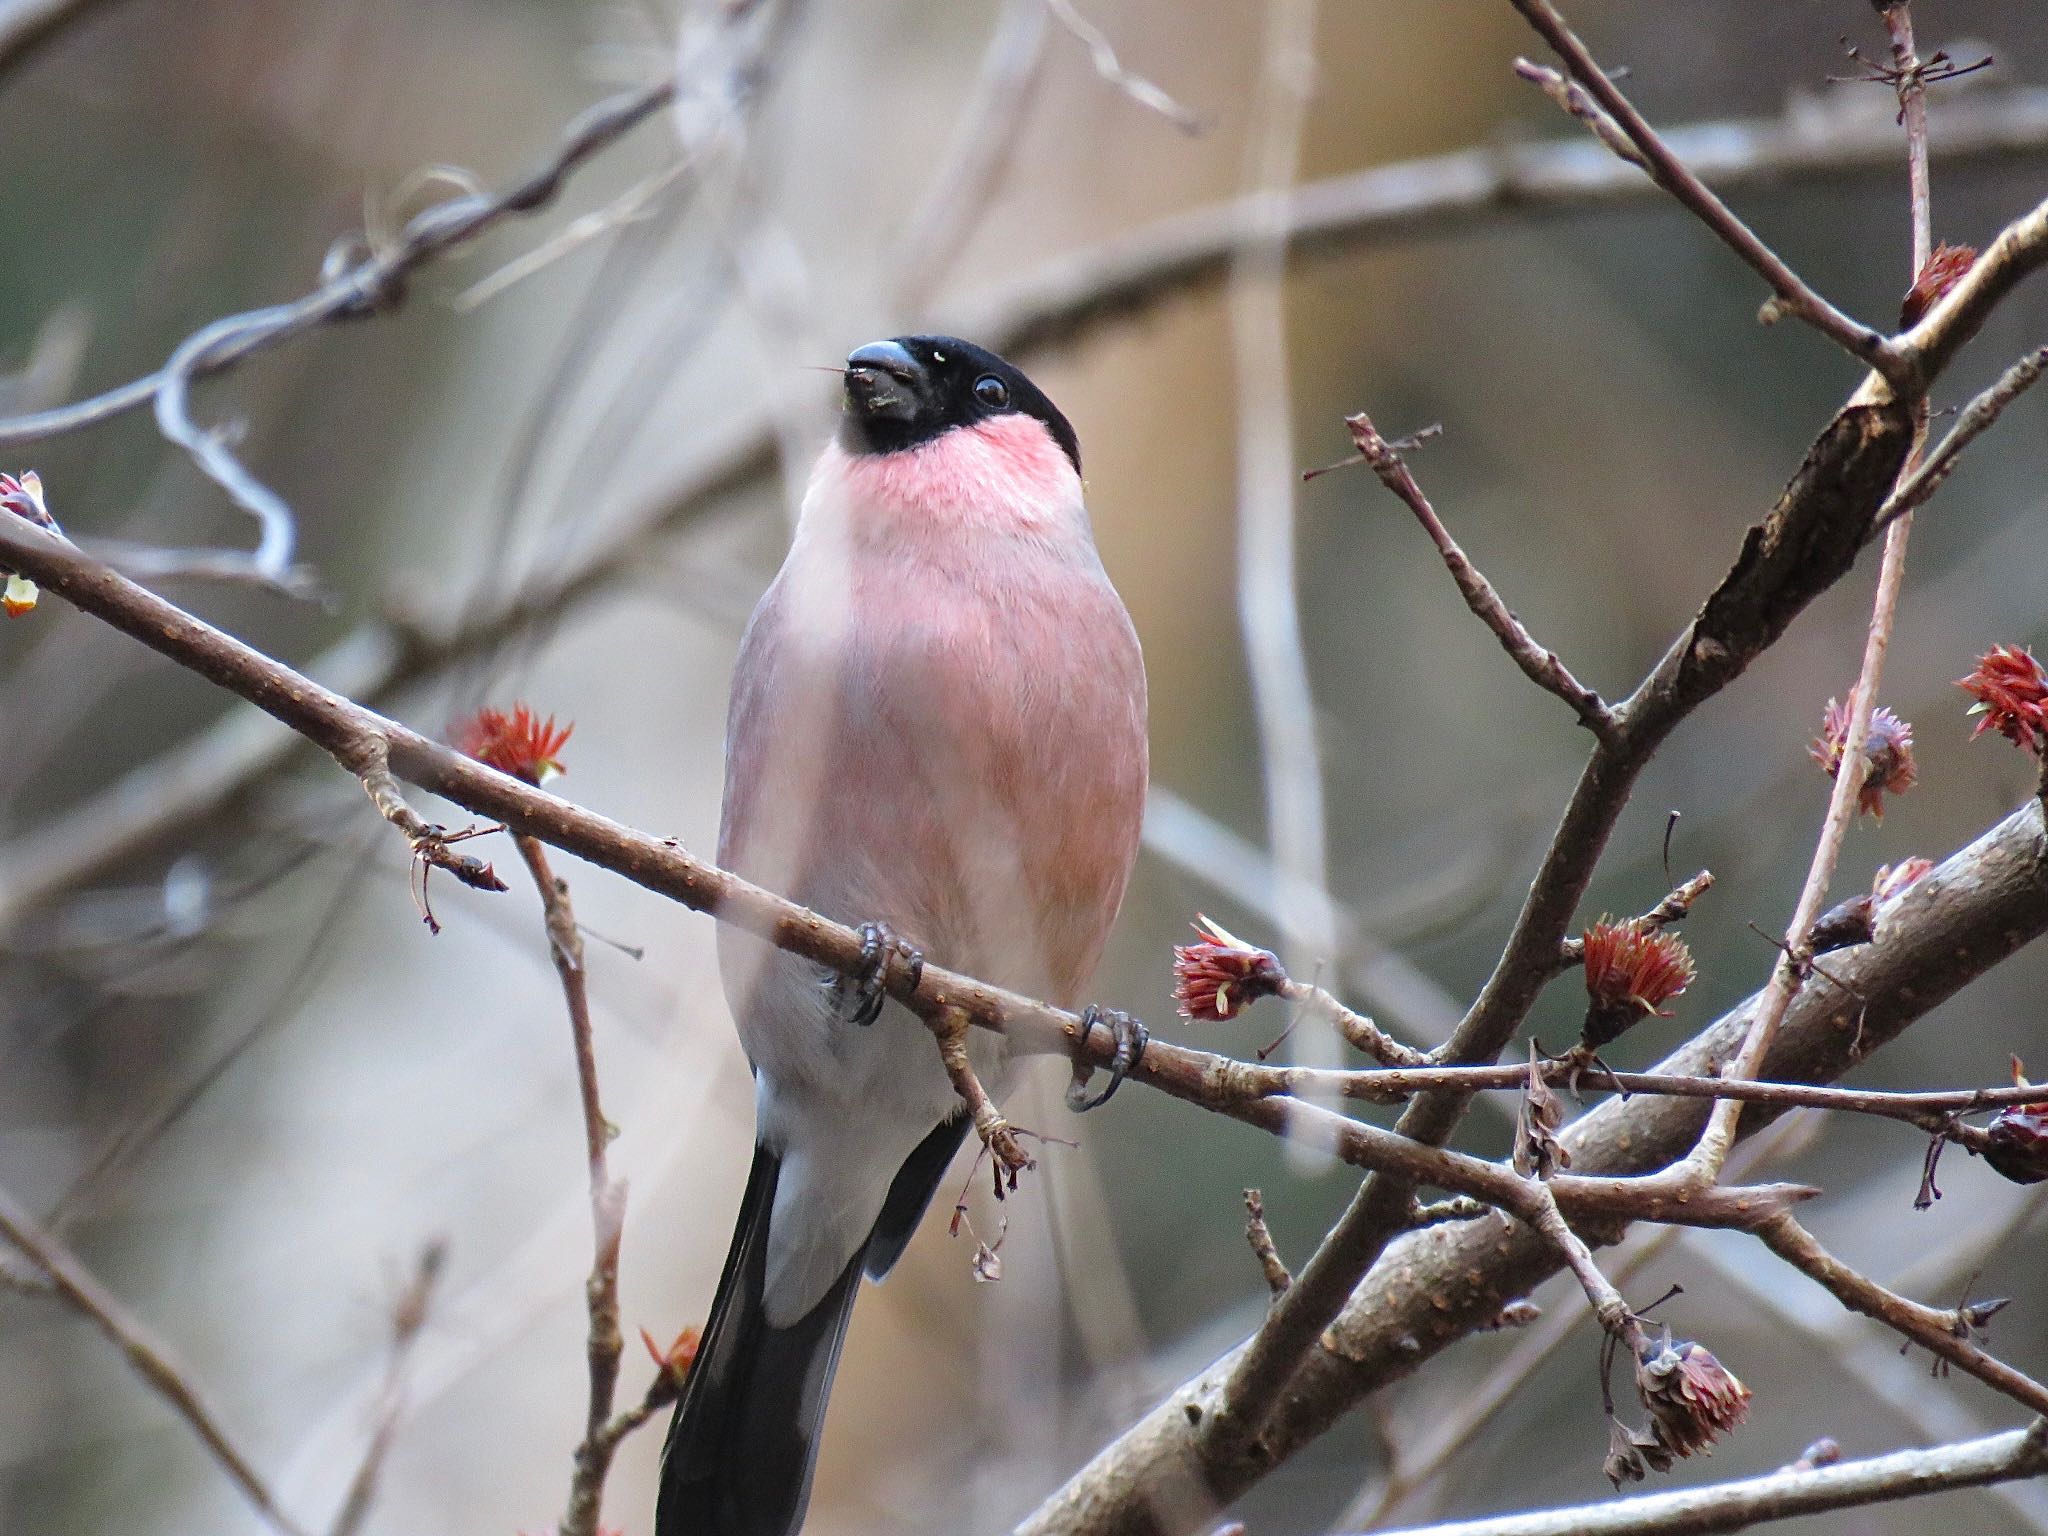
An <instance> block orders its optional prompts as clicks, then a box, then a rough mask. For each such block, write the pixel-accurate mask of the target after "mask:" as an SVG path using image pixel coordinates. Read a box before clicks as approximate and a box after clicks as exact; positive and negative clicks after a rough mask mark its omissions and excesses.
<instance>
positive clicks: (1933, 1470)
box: [1387, 1419, 2048, 1536]
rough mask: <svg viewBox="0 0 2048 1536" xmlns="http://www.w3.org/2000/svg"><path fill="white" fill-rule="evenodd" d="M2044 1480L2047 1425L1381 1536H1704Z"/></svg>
mask: <svg viewBox="0 0 2048 1536" xmlns="http://www.w3.org/2000/svg"><path fill="white" fill-rule="evenodd" d="M2043 1472H2048V1425H2044V1423H2043V1422H2042V1421H2041V1420H2039V1419H2036V1420H2035V1421H2034V1422H2033V1423H2032V1424H2031V1425H2029V1426H2028V1427H2027V1428H2025V1429H2014V1430H2008V1431H2006V1432H2005V1433H2004V1434H2001V1435H1986V1436H1985V1437H1984V1438H1983V1439H1981V1440H1965V1441H1962V1442H1960V1443H1958V1444H1955V1445H1937V1446H1932V1447H1930V1448H1928V1449H1927V1450H1916V1451H1894V1452H1893V1453H1892V1454H1891V1455H1889V1456H1873V1457H1871V1458H1869V1459H1868V1460H1866V1461H1844V1462H1838V1463H1837V1464H1836V1465H1834V1466H1832V1467H1819V1468H1815V1469H1813V1470H1811V1471H1796V1472H1791V1471H1788V1472H1773V1473H1770V1474H1769V1475H1767V1476H1764V1477H1751V1478H1744V1479H1742V1480H1741V1481H1739V1482H1732V1483H1712V1484H1709V1485H1708V1486H1706V1487H1704V1488H1681V1489H1679V1490H1677V1491H1675V1492H1672V1493H1652V1494H1645V1495H1642V1496H1641V1497H1638V1498H1633V1499H1610V1500H1607V1501H1605V1502H1603V1503H1600V1504H1589V1505H1582V1506H1580V1507H1578V1508H1574V1509H1546V1510H1542V1511H1540V1512H1537V1513H1533V1514H1524V1515H1502V1516H1500V1517H1498V1518H1496V1519H1491V1520H1459V1521H1456V1522H1454V1523H1452V1524H1449V1525H1430V1526H1414V1527H1408V1528H1404V1529H1403V1530H1402V1531H1399V1532H1389V1533H1387V1536H1706V1533H1708V1532H1713V1531H1742V1530H1747V1529H1749V1527H1751V1526H1753V1525H1759V1524H1762V1523H1763V1522H1764V1521H1766V1520H1789V1519H1792V1518H1793V1517H1795V1516H1798V1515H1817V1514H1821V1513H1824V1512H1825V1511H1827V1510H1831V1509H1853V1508H1855V1507H1857V1506H1858V1505H1862V1504H1879V1503H1884V1502H1887V1501H1889V1500H1892V1499H1906V1498H1914V1497H1917V1496H1919V1495H1921V1494H1926V1493H1946V1492H1948V1491H1949V1490H1950V1489H1954V1488H1978V1487H1982V1486H1983V1485H1984V1484H1986V1483H1999V1482H2005V1481H2007V1480H2009V1479H2012V1478H2020V1477H2039V1476H2040V1475H2041V1474H2042V1473H2043Z"/></svg>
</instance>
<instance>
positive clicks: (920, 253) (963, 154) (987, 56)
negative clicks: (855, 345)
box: [889, 0, 1050, 316]
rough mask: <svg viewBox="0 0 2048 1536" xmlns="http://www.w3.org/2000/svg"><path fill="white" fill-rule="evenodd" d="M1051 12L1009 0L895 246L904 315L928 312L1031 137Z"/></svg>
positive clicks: (1028, 1) (1034, 0)
mask: <svg viewBox="0 0 2048 1536" xmlns="http://www.w3.org/2000/svg"><path fill="white" fill-rule="evenodd" d="M1049 12H1050V7H1048V6H1047V5H1046V3H1045V0H1005V3H1004V6H1003V10H1002V14H1001V15H1000V16H999V17H997V19H996V29H995V35H994V36H993V37H991V38H990V39H989V43H988V47H987V49H986V50H985V51H984V52H983V54H982V57H981V67H980V69H979V70H978V71H977V72H976V74H975V79H974V85H973V87H972V88H971V89H970V90H969V92H968V95H967V106H966V108H965V110H964V112H963V113H962V121H961V123H960V125H959V126H958V127H956V128H955V129H954V131H953V139H952V143H951V145H950V146H949V147H948V148H947V151H946V155H945V158H944V160H942V161H941V163H940V165H939V169H938V171H937V172H936V173H935V174H934V175H933V176H932V179H931V183H930V185H928V186H927V187H926V188H925V192H924V196H923V197H922V198H921V199H920V200H919V202H918V205H917V210H916V211H915V212H914V213H912V214H911V216H910V219H909V221H908V222H907V223H906V224H905V226H904V229H903V234H902V235H901V236H900V237H899V238H898V240H897V241H896V254H895V258H894V260H893V261H891V262H890V263H889V265H890V266H891V267H892V268H893V269H894V270H895V272H896V273H897V276H896V282H895V288H894V290H893V296H894V299H895V303H896V307H897V308H898V309H899V310H901V311H902V312H903V313H904V314H907V315H913V316H916V315H922V314H923V313H924V312H925V309H926V307H927V306H928V304H929V302H930V300H931V296H932V291H933V290H934V289H935V288H936V287H937V286H938V284H939V283H940V281H941V280H942V279H943V278H944V277H945V275H946V274H947V272H948V271H950V269H951V268H952V265H953V263H954V260H955V259H956V258H957V257H958V256H959V254H960V250H961V247H962V246H964V245H965V244H966V242H967V238H968V236H969V235H971V234H972V233H973V232H974V230H975V228H976V226H977V225H978V224H979V222H980V217H981V214H982V212H983V210H984V209H985V208H986V207H987V206H988V201H989V198H990V197H991V196H992V195H993V194H994V192H995V190H996V188H997V187H998V186H999V185H1000V184H1001V182H1002V180H1003V175H1004V173H1005V172H1006V171H1007V170H1008V168H1009V164H1010V159H1011V156H1012V155H1014V154H1015V152H1016V149H1017V146H1018V144H1019V143H1021V142H1022V141H1023V139H1024V127H1025V122H1024V118H1025V113H1026V110H1027V108H1028V107H1029V106H1030V103H1031V98H1032V96H1033V95H1034V93H1035V92H1036V91H1037V89H1038V83H1039V81H1040V80H1041V79H1042V78H1043V76H1044V73H1045V57H1046V52H1045V34H1046V19H1047V16H1048V14H1049Z"/></svg>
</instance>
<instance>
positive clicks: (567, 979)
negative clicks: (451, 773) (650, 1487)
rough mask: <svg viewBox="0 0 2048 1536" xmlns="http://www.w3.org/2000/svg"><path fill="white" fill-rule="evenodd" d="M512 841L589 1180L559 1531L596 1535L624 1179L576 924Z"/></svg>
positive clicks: (551, 884)
mask: <svg viewBox="0 0 2048 1536" xmlns="http://www.w3.org/2000/svg"><path fill="white" fill-rule="evenodd" d="M514 842H515V844H516V846H517V847H518V849H519V857H520V858H521V859H522V860H523V861H524V862H525V864H526V869H527V873H529V874H530V875H532V876H533V884H534V889H535V890H537V891H538V892H539V893H540V901H541V910H542V913H543V915H544V920H545V927H546V931H547V940H548V957H549V959H550V960H552V961H553V962H554V967H555V975H556V978H557V979H558V980H559V981H560V982H561V985H562V1001H563V1003H564V1004H565V1005H566V1007H567V1009H568V1014H569V1040H570V1045H571V1047H572V1048H573V1050H574V1052H575V1056H576V1086H577V1097H578V1099H579V1101H580V1103H581V1106H582V1110H583V1159H584V1171H585V1174H586V1176H587V1178H588V1180H589V1186H590V1235H591V1255H590V1275H589V1278H588V1279H587V1280H586V1281H585V1282H584V1286H583V1295H584V1303H585V1306H586V1308H587V1310H588V1312H589V1316H590V1326H589V1336H588V1339H587V1342H586V1345H585V1353H586V1355H587V1357H588V1360H589V1367H590V1394H589V1399H588V1403H587V1406H586V1408H585V1410H584V1420H583V1440H582V1443H581V1444H579V1445H578V1446H577V1447H576V1455H575V1463H574V1464H575V1471H574V1473H573V1475H572V1476H571V1478H570V1482H569V1502H568V1507H567V1509H566V1510H565V1511H564V1513H563V1515H562V1520H561V1525H560V1527H559V1529H560V1532H561V1536H596V1531H597V1518H598V1515H599V1513H600V1512H601V1510H602V1507H603V1504H604V1484H605V1478H606V1477H607V1476H608V1475H609V1474H610V1472H611V1463H612V1454H613V1452H614V1451H615V1450H616V1449H617V1448H618V1438H617V1437H608V1436H606V1435H605V1433H604V1430H605V1427H606V1425H608V1424H609V1423H610V1422H611V1417H612V1402H613V1399H614V1398H615V1396H616V1395H617V1391H618V1384H619V1353H620V1351H621V1349H622V1348H623V1347H624V1343H625V1340H624V1336H623V1334H622V1333H621V1332H620V1329H619V1244H620V1242H621V1240H622V1238H623V1237H624V1233H625V1224H626V1186H625V1184H624V1183H623V1182H619V1181H615V1180H614V1179H613V1178H612V1176H611V1167H610V1158H609V1148H610V1146H611V1137H612V1131H611V1124H610V1122H609V1121H607V1120H606V1119H605V1113H604V1102H603V1099H602V1098H601V1096H600V1094H599V1092H598V1081H597V1044H596V1039H595V1035H594V1032H593V1031H592V1029H591V1022H590V976H589V971H588V969H587V967H586V966H585V964H584V954H583V931H582V929H580V928H579V927H577V925H576V909H575V907H574V906H573V905H572V904H571V903H570V900H569V883H568V881H566V880H564V879H562V878H561V877H560V876H558V875H557V874H556V873H555V872H554V870H553V869H552V868H550V867H549V864H548V856H547V850H546V849H545V848H544V847H543V846H542V844H541V842H540V840H539V839H538V838H535V837H532V836H530V835H528V834H526V833H520V834H519V835H518V836H517V837H516V838H515V839H514Z"/></svg>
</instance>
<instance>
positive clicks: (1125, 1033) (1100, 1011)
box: [1067, 1003, 1152, 1115]
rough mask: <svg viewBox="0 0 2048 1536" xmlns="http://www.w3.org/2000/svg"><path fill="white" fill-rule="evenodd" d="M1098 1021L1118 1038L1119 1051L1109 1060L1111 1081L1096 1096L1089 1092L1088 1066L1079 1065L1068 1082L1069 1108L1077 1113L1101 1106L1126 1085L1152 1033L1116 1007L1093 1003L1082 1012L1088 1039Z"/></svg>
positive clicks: (1080, 1113) (1143, 1053)
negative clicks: (1125, 1080) (1126, 1080)
mask: <svg viewBox="0 0 2048 1536" xmlns="http://www.w3.org/2000/svg"><path fill="white" fill-rule="evenodd" d="M1097 1024H1101V1025H1103V1026H1104V1027H1106V1028H1107V1029H1108V1030H1109V1032H1110V1036H1111V1038H1113V1039H1114V1040H1115V1041H1116V1054H1115V1055H1114V1056H1113V1057H1112V1058H1111V1059H1110V1063H1109V1084H1108V1086H1107V1087H1105V1088H1104V1089H1103V1090H1102V1092H1100V1093H1098V1094H1096V1095H1094V1096H1093V1097H1092V1098H1091V1097H1090V1096H1089V1093H1088V1077H1087V1070H1086V1069H1085V1068H1077V1069H1076V1072H1075V1076H1074V1081H1073V1082H1071V1083H1069V1084H1068V1085H1067V1108H1069V1109H1071V1110H1072V1111H1073V1112H1074V1113H1075V1114H1077V1115H1083V1114H1086V1113H1087V1112H1088V1111H1089V1110H1091V1109H1100V1108H1101V1107H1102V1106H1103V1105H1105V1104H1107V1103H1108V1102H1109V1101H1110V1099H1111V1098H1113V1097H1114V1096H1115V1094H1116V1091H1117V1089H1119V1088H1121V1087H1123V1085H1124V1079H1125V1078H1126V1077H1128V1076H1130V1074H1131V1073H1132V1071H1133V1070H1135V1069H1136V1067H1137V1065H1138V1063H1139V1062H1140V1061H1143V1060H1144V1059H1145V1047H1146V1046H1147V1045H1149V1044H1150V1043H1151V1040H1152V1037H1151V1036H1150V1035H1149V1034H1147V1033H1146V1031H1145V1026H1144V1025H1143V1024H1140V1023H1139V1022H1138V1021H1137V1020H1136V1019H1134V1018H1132V1017H1131V1016H1130V1015H1129V1014H1128V1013H1124V1012H1122V1011H1121V1010H1119V1009H1116V1008H1103V1007H1099V1006H1097V1005H1096V1004H1094V1003H1090V1004H1089V1005H1088V1007H1087V1009H1086V1010H1085V1011H1084V1012H1083V1013H1082V1014H1081V1038H1082V1039H1083V1040H1086V1039H1087V1038H1088V1033H1089V1031H1090V1030H1092V1029H1094V1028H1095V1026H1096V1025H1097Z"/></svg>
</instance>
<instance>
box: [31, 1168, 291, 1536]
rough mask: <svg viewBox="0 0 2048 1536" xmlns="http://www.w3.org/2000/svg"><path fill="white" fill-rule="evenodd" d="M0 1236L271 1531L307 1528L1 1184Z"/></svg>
mask: <svg viewBox="0 0 2048 1536" xmlns="http://www.w3.org/2000/svg"><path fill="white" fill-rule="evenodd" d="M0 1237H4V1238H5V1239H6V1240H7V1241H8V1242H10V1243H12V1244H13V1245H14V1246H15V1247H16V1248H19V1249H20V1250H21V1252H22V1254H23V1255H24V1256H25V1257H26V1258H27V1259H28V1261H29V1262H30V1263H31V1264H33V1265H34V1266H35V1267H36V1268H37V1269H38V1270H40V1271H41V1272H42V1273H43V1275H44V1276H45V1277H46V1278H47V1279H48V1280H49V1282H50V1286H51V1288H52V1290H54V1291H55V1292H56V1294H57V1295H58V1296H60V1297H62V1298H63V1300H64V1301H65V1303H66V1304H68V1305H69V1306H70V1307H71V1308H72V1310H73V1311H75V1312H77V1313H78V1314H79V1315H80V1316H82V1317H84V1318H85V1319H86V1320H87V1321H88V1322H90V1323H91V1324H92V1325H93V1326H94V1327H95V1328H97V1329H99V1331H100V1332H101V1333H102V1334H104V1335H106V1337H107V1339H108V1341H109V1342H111V1343H112V1344H113V1345H114V1346H115V1347H116V1348H117V1349H119V1350H120V1351H121V1353H122V1354H123V1355H125V1356H127V1358H128V1364H129V1365H130V1366H132V1367H133V1368H134V1370H135V1374H136V1375H138V1376H140V1377H141V1378H142V1379H143V1380H144V1381H145V1382H147V1383H148V1384H149V1386H150V1387H151V1389H152V1390H153V1391H155V1393H156V1394H157V1396H158V1397H161V1398H162V1399H163V1400H164V1401H165V1402H166V1403H168V1404H169V1405H170V1407H171V1409H172V1411H173V1412H175V1413H176V1414H177V1415H178V1417H180V1418H181V1419H183V1420H184V1421H185V1422H186V1424H187V1425H189V1426H190V1427H191V1430H192V1433H193V1434H195V1435H197V1436H198V1437H199V1441H200V1443H201V1444H202V1445H204V1446H205V1447H206V1449H207V1451H208V1452H209V1453H210V1454H211V1455H212V1456H213V1459H214V1460H215V1461H217V1462H219V1463H220V1468H221V1470H222V1471H223V1472H225V1473H226V1474H227V1476H228V1480H229V1481H230V1482H232V1483H233V1484H234V1485H235V1486H236V1487H237V1488H238V1489H240V1490H241V1493H242V1497H243V1498H245V1499H247V1500H248V1501H249V1504H250V1507H251V1508H253V1509H254V1510H255V1511H256V1513H257V1514H259V1515H260V1516H262V1517H263V1520H264V1522H265V1523H266V1524H267V1525H269V1526H270V1528H271V1529H272V1530H274V1531H276V1532H277V1533H278V1536H307V1533H306V1532H305V1530H304V1528H303V1527H301V1526H300V1525H299V1523H298V1522H297V1521H296V1520H294V1519H292V1518H291V1516H290V1515H288V1514H286V1513H285V1511H284V1510H283V1509H282V1508H281V1507H280V1506H279V1504H278V1502H277V1499H276V1496H275V1495H273V1494H272V1493H271V1491H270V1487H269V1485H268V1484H266V1483H265V1482H264V1481H263V1478H262V1475H261V1474H260V1473H258V1472H257V1471H256V1468H255V1467H254V1465H252V1464H251V1462H250V1461H249V1458H248V1457H247V1456H245V1455H243V1454H242V1452H241V1451H240V1450H239V1449H237V1448H236V1446H235V1443H234V1441H233V1440H231V1439H230V1438H229V1437H228V1433H227V1431H226V1430H225V1429H223V1428H222V1427H221V1423H220V1420H219V1419H218V1418H216V1417H215V1416H214V1412H213V1410H212V1409H211V1408H210V1407H208V1406H207V1404H206V1401H205V1399H204V1398H202V1397H201V1396H200V1394H199V1389H198V1388H197V1387H196V1386H195V1385H193V1383H192V1380H191V1378H190V1377H189V1375H187V1373H186V1372H185V1370H184V1369H183V1368H182V1367H181V1366H180V1365H179V1364H178V1363H177V1362H176V1361H175V1360H173V1359H172V1357H171V1354H170V1351H169V1350H167V1349H166V1348H165V1347H164V1346H163V1345H162V1344H161V1343H160V1342H158V1340H157V1339H156V1338H155V1337H154V1336H152V1335H151V1333H150V1332H149V1330H148V1329H147V1328H146V1327H144V1326H143V1324H142V1322H141V1320H140V1319H139V1318H137V1317H135V1316H134V1315H133V1314H132V1313H130V1312H129V1311H128V1309H127V1308H126V1307H124V1306H122V1305H121V1303H120V1302H118V1301H116V1300H115V1299H114V1297H113V1296H112V1295H110V1294H109V1293H108V1292H107V1291H106V1290H105V1289H104V1288H102V1286H101V1285H100V1283H99V1281H97V1280H95V1279H94V1278H93V1276H92V1273H91V1271H89V1270H88V1269H87V1268H86V1267H85V1266H84V1265H83V1264H81V1263H80V1262H79V1261H78V1258H77V1256H76V1255H74V1254H73V1253H72V1252H71V1250H70V1249H68V1248H66V1247H65V1246H64V1245H63V1244H62V1243H61V1242H59V1241H58V1240H57V1239H56V1238H55V1237H53V1236H52V1235H51V1234H50V1233H48V1232H46V1231H44V1230H43V1228H42V1226H41V1225H40V1224H39V1223H38V1222H37V1221H36V1219H35V1218H34V1217H33V1216H31V1215H30V1214H29V1213H28V1211H27V1210H26V1209H24V1208H23V1207H22V1205H21V1204H20V1202H18V1201H17V1200H16V1199H15V1198H14V1196H13V1195H11V1194H9V1193H8V1192H7V1191H6V1190H4V1189H0Z"/></svg>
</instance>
